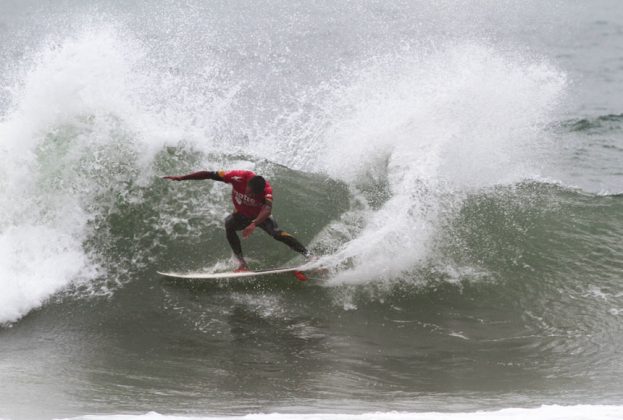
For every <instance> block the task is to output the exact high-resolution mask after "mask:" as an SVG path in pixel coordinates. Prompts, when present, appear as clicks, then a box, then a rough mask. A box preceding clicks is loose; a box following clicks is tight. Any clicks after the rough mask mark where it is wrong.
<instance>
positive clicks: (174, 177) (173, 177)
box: [162, 175, 182, 181]
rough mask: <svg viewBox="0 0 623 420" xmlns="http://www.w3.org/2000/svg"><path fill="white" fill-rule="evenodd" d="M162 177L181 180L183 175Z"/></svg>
mask: <svg viewBox="0 0 623 420" xmlns="http://www.w3.org/2000/svg"><path fill="white" fill-rule="evenodd" d="M162 179H170V180H171V181H181V180H182V177H181V176H171V175H169V176H163V177H162Z"/></svg>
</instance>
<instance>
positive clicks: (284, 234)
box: [273, 229, 292, 241]
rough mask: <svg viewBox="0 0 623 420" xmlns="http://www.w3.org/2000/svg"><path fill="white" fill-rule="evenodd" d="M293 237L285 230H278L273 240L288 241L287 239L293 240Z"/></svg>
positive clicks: (274, 233)
mask: <svg viewBox="0 0 623 420" xmlns="http://www.w3.org/2000/svg"><path fill="white" fill-rule="evenodd" d="M291 237H292V235H290V234H289V233H288V232H286V231H285V230H281V229H277V230H275V231H274V232H273V238H275V239H276V240H278V241H283V240H287V238H291Z"/></svg>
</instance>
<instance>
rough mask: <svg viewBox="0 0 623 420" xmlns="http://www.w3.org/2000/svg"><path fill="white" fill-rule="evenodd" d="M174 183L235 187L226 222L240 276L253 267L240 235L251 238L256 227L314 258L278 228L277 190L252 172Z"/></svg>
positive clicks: (204, 174) (195, 176)
mask: <svg viewBox="0 0 623 420" xmlns="http://www.w3.org/2000/svg"><path fill="white" fill-rule="evenodd" d="M163 178H164V179H169V180H172V181H186V180H200V179H211V180H214V181H221V182H225V183H227V184H231V186H232V195H231V198H232V202H233V203H234V212H233V213H232V214H230V215H229V216H228V217H227V218H226V219H225V231H226V234H227V241H228V242H229V245H230V246H231V249H232V250H233V251H234V255H235V256H236V259H237V260H238V263H239V266H238V268H237V269H236V272H239V271H248V270H249V267H248V265H247V262H246V261H245V259H244V257H243V255H242V246H241V244H240V238H239V237H238V234H237V233H236V231H238V230H242V236H243V237H244V238H245V239H246V238H248V237H249V236H250V235H251V234H252V233H253V231H254V230H255V228H256V227H259V228H261V229H262V230H264V231H265V232H266V233H268V234H269V235H270V236H272V237H273V238H275V239H276V240H278V241H280V242H283V243H284V244H286V245H288V246H289V247H290V248H291V249H293V250H294V251H296V252H298V253H300V254H302V255H303V256H305V258H310V257H311V253H310V252H309V251H308V250H307V248H305V247H304V246H303V245H302V244H301V243H300V242H299V241H298V240H297V239H296V238H295V237H294V236H292V235H290V234H289V233H288V232H285V231H283V230H281V229H279V227H278V226H277V223H276V222H275V220H274V219H273V218H272V216H271V213H272V204H273V189H272V187H271V186H270V184H269V183H268V181H266V180H265V179H264V178H263V177H261V176H259V175H256V174H255V173H254V172H252V171H245V170H233V171H199V172H193V173H191V174H188V175H180V176H165V177H163Z"/></svg>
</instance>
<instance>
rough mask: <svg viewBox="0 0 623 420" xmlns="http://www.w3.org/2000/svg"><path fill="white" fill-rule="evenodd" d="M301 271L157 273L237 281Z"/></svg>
mask: <svg viewBox="0 0 623 420" xmlns="http://www.w3.org/2000/svg"><path fill="white" fill-rule="evenodd" d="M296 271H298V272H301V271H303V267H283V268H273V269H268V270H258V271H242V272H239V273H234V272H233V271H230V272H225V273H165V272H160V271H158V274H160V275H162V276H166V277H175V278H178V279H194V280H225V279H238V278H244V277H258V276H268V275H271V274H283V273H294V272H296Z"/></svg>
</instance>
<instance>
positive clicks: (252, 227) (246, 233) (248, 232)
mask: <svg viewBox="0 0 623 420" xmlns="http://www.w3.org/2000/svg"><path fill="white" fill-rule="evenodd" d="M254 230H255V222H251V224H250V225H249V226H247V227H246V228H244V230H243V231H242V237H243V238H244V239H247V238H248V237H249V236H251V234H252V233H253V231H254Z"/></svg>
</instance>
